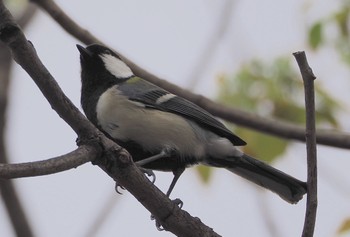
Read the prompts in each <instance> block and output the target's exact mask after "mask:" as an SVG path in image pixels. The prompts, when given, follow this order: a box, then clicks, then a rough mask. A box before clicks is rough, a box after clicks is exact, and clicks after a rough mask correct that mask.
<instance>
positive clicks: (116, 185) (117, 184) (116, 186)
mask: <svg viewBox="0 0 350 237" xmlns="http://www.w3.org/2000/svg"><path fill="white" fill-rule="evenodd" d="M119 188H121V189H123V190H125V188H124V187H123V186H121V185H120V184H119V183H118V182H115V188H114V189H115V191H116V192H117V193H118V194H123V193H122V192H120V191H119Z"/></svg>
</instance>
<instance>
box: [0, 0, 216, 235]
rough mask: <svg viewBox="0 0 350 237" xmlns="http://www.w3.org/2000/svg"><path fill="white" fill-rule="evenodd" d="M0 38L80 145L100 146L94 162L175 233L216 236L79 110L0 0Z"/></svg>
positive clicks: (166, 227)
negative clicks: (165, 191)
mask: <svg viewBox="0 0 350 237" xmlns="http://www.w3.org/2000/svg"><path fill="white" fill-rule="evenodd" d="M0 40H2V41H3V42H4V43H5V44H6V45H7V46H8V47H9V48H10V49H11V51H12V55H13V56H14V59H15V60H16V62H17V63H18V64H20V65H21V66H22V67H23V69H24V70H26V71H27V73H28V74H29V75H30V76H31V77H32V79H33V80H34V81H35V83H36V84H37V85H38V87H39V89H40V90H41V91H42V93H43V94H44V95H45V97H46V98H47V100H48V101H49V102H50V104H51V106H52V108H53V109H54V110H56V112H57V113H58V114H59V115H60V116H61V117H62V118H63V119H64V120H65V121H66V122H67V123H68V124H69V125H70V126H71V127H72V129H74V131H75V132H76V133H77V134H78V136H79V137H80V138H81V139H80V141H81V142H82V144H84V141H90V142H91V141H96V143H97V142H98V143H97V144H96V145H99V146H102V148H103V149H104V156H103V157H101V158H100V159H97V160H95V162H98V165H99V166H100V167H101V168H102V169H103V170H104V171H105V172H107V173H108V174H109V175H110V176H111V177H112V178H113V179H114V180H118V182H119V184H121V185H123V186H124V187H125V188H126V189H127V190H128V191H129V192H130V193H131V194H133V195H134V196H135V197H136V198H137V199H138V200H139V201H140V203H141V204H142V205H144V206H145V207H146V208H147V209H148V210H149V211H150V212H151V213H152V214H153V215H154V216H155V217H156V218H157V219H158V220H159V221H160V223H161V224H162V226H163V227H164V228H165V229H167V230H169V231H171V232H173V233H174V234H176V235H178V236H219V235H218V234H216V233H215V232H214V231H213V230H212V229H211V228H209V227H208V226H206V225H204V224H203V223H202V222H201V221H200V220H199V219H198V218H194V217H192V216H190V215H189V214H188V213H187V212H185V211H183V210H181V209H180V208H179V207H178V206H177V205H175V204H174V203H172V202H171V201H170V200H169V199H168V198H167V197H166V196H165V195H164V194H163V193H162V192H161V191H160V190H159V189H158V188H156V187H155V186H154V185H152V183H150V181H149V180H148V179H147V178H146V177H145V176H144V175H143V173H141V172H140V170H139V169H138V168H137V167H136V166H135V164H134V163H133V162H132V159H131V157H130V155H129V154H128V153H127V152H126V151H125V150H124V149H122V148H121V147H120V146H118V145H117V144H115V143H114V142H112V141H111V140H109V139H108V138H106V137H105V136H104V135H103V134H101V133H100V132H99V131H98V130H97V129H96V128H95V127H94V126H93V125H92V124H91V123H90V122H89V121H88V120H87V119H86V118H85V117H84V116H83V115H82V114H81V113H80V112H79V110H78V109H77V108H76V107H75V106H74V105H73V104H72V103H71V101H70V100H69V99H68V98H67V97H66V96H65V95H64V94H63V92H62V91H61V89H60V88H59V86H58V84H57V82H56V81H55V80H54V78H53V77H52V76H51V74H50V73H49V72H48V71H47V69H46V68H45V66H44V65H43V64H42V63H41V61H40V59H39V58H38V57H37V55H36V53H35V50H34V48H33V46H32V45H31V44H30V43H28V41H27V40H26V38H25V36H24V34H23V32H22V31H21V29H20V28H19V27H18V25H17V24H15V23H14V21H13V19H12V16H11V15H10V13H9V12H8V10H7V9H6V8H5V6H4V5H3V2H2V1H0ZM91 148H96V146H91Z"/></svg>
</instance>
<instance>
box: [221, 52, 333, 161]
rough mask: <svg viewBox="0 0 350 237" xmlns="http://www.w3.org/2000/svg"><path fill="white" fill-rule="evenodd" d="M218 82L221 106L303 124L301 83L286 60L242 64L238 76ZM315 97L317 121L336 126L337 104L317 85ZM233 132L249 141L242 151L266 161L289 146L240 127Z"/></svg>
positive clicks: (226, 77) (223, 78) (285, 142)
mask: <svg viewBox="0 0 350 237" xmlns="http://www.w3.org/2000/svg"><path fill="white" fill-rule="evenodd" d="M219 83H220V96H219V100H220V101H221V102H222V103H225V104H227V105H233V106H236V107H237V106H238V107H241V108H243V109H245V110H250V111H253V112H255V113H259V114H260V115H263V116H267V117H274V118H277V119H281V120H286V121H289V122H293V123H297V124H304V123H305V112H304V91H303V85H302V80H301V79H300V75H298V74H297V72H296V71H295V69H293V68H292V66H291V63H290V61H289V60H288V59H286V58H278V59H276V60H275V61H273V62H272V63H271V64H270V65H267V64H264V63H262V62H261V61H258V60H254V61H252V62H250V63H248V64H246V65H244V66H243V67H242V68H241V70H240V71H239V72H238V74H237V75H235V76H233V77H230V76H222V77H221V78H220V79H219ZM316 94H317V95H316V96H317V101H316V102H317V104H316V109H317V111H316V116H317V118H318V120H317V121H318V122H319V123H320V122H322V123H327V124H329V125H330V126H332V127H337V126H338V123H337V120H336V118H335V117H334V114H335V111H336V110H337V108H338V103H337V102H336V101H335V100H334V99H333V98H332V97H331V96H330V95H329V94H327V93H326V92H325V91H324V90H323V89H322V88H321V87H319V86H318V87H316ZM235 132H236V133H238V134H239V135H240V136H242V137H243V138H244V139H246V140H247V141H248V143H249V146H247V147H246V148H244V149H245V151H246V152H249V153H250V154H252V155H255V154H257V156H258V157H261V158H262V159H264V160H265V161H267V162H272V161H273V160H274V159H275V158H276V157H277V156H278V155H281V154H282V153H283V152H284V151H285V149H286V147H287V144H288V142H287V141H285V140H281V139H278V138H275V137H272V136H269V135H264V134H260V133H256V132H253V131H250V130H247V129H243V128H238V129H235ZM271 144H273V149H271V147H272V146H271ZM248 149H249V150H248Z"/></svg>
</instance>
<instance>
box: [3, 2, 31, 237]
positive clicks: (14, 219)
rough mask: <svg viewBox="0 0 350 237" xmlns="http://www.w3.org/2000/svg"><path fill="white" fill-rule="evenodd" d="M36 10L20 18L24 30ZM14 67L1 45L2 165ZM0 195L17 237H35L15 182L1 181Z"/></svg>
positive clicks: (7, 159)
mask: <svg viewBox="0 0 350 237" xmlns="http://www.w3.org/2000/svg"><path fill="white" fill-rule="evenodd" d="M36 9H37V7H36V6H35V5H33V4H29V5H27V6H26V8H25V9H24V11H23V13H22V14H21V16H19V17H18V19H17V21H18V24H19V25H20V26H21V27H22V29H24V28H25V27H26V26H27V25H28V23H29V22H30V21H31V20H32V19H33V16H34V15H35V12H36ZM12 65H13V60H12V57H11V53H10V51H9V50H8V48H7V47H6V46H5V45H3V44H2V43H0V163H9V157H8V153H7V149H6V148H7V147H6V145H5V144H6V142H5V135H6V132H5V127H6V115H7V113H6V112H7V105H8V103H7V102H8V99H9V96H8V95H9V93H8V92H9V86H10V71H11V68H12ZM0 173H1V171H0ZM0 194H1V195H0V196H1V199H2V201H3V203H4V206H5V208H6V210H7V213H8V216H9V219H10V221H11V224H12V226H13V230H14V232H15V233H16V235H17V236H26V237H31V236H34V234H33V229H32V227H31V224H30V221H29V220H30V219H31V218H30V217H31V216H30V214H29V215H28V213H27V212H26V210H25V209H24V207H23V205H22V202H21V199H20V195H19V193H18V191H17V189H16V186H15V184H14V181H13V180H2V179H0ZM28 216H29V218H28Z"/></svg>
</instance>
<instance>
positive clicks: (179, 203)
mask: <svg viewBox="0 0 350 237" xmlns="http://www.w3.org/2000/svg"><path fill="white" fill-rule="evenodd" d="M184 171H185V168H178V169H176V170H173V174H174V178H173V180H172V181H171V184H170V186H169V189H168V191H167V192H166V196H167V197H170V194H171V192H172V191H173V189H174V187H175V184H176V182H177V181H178V180H179V178H180V176H181V174H182V173H183V172H184ZM171 201H172V202H173V203H174V204H175V205H177V206H179V207H180V208H182V206H183V202H182V201H181V200H180V199H179V198H176V199H174V200H171ZM154 219H155V217H154V215H151V220H154ZM155 220H156V227H157V229H158V230H159V231H162V230H164V228H163V227H162V225H161V224H160V222H159V220H157V219H155Z"/></svg>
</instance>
